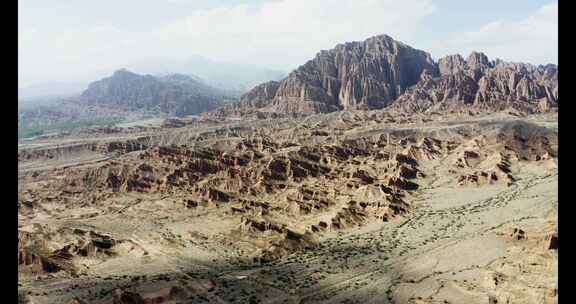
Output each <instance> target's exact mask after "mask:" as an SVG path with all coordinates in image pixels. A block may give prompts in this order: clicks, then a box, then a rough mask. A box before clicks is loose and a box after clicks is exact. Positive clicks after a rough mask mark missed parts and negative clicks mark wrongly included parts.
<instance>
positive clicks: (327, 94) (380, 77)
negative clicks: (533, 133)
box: [213, 35, 558, 118]
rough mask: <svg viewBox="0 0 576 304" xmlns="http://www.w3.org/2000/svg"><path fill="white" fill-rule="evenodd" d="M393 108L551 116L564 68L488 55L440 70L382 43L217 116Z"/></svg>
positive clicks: (252, 95) (309, 68)
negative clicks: (466, 109)
mask: <svg viewBox="0 0 576 304" xmlns="http://www.w3.org/2000/svg"><path fill="white" fill-rule="evenodd" d="M391 104H393V105H394V106H395V107H398V108H402V109H404V110H408V111H424V110H428V109H431V108H432V109H436V110H439V109H444V108H461V107H465V106H466V107H468V106H472V107H477V108H481V109H486V108H487V109H503V108H507V107H510V106H511V107H515V108H518V109H521V110H527V111H531V112H547V111H550V110H552V109H553V108H555V107H556V106H557V105H558V67H557V66H556V65H553V64H548V65H545V66H534V65H531V64H525V63H509V62H503V61H501V60H493V61H491V60H489V58H488V56H486V55H485V54H483V53H480V52H472V53H471V54H470V55H469V56H468V58H466V59H464V58H463V57H462V56H460V55H450V56H446V57H443V58H440V59H439V60H438V63H435V62H434V61H433V60H432V59H431V58H430V55H429V54H428V53H426V52H424V51H420V50H416V49H413V48H411V47H410V46H407V45H405V44H403V43H401V42H398V41H395V40H394V39H392V38H390V37H389V36H386V35H380V36H375V37H371V38H369V39H367V40H365V41H363V42H349V43H345V44H339V45H337V46H336V47H335V48H333V49H331V50H323V51H321V52H320V53H318V54H317V55H316V57H314V59H312V60H310V61H308V62H307V63H305V64H304V65H302V66H300V67H299V68H297V69H296V70H294V71H292V72H291V73H290V74H289V75H288V77H286V78H285V79H283V80H282V81H280V82H267V83H264V84H262V85H260V86H258V87H256V88H254V89H253V90H252V91H250V92H249V93H247V94H245V95H244V96H243V97H242V101H241V102H240V103H237V104H234V105H230V106H227V107H224V108H222V109H220V110H218V111H216V112H214V113H213V114H215V115H216V116H220V117H226V116H246V115H248V114H254V113H258V115H256V117H259V118H266V117H270V115H271V113H274V114H276V115H279V114H291V115H296V114H298V115H301V114H304V115H306V114H313V113H326V112H334V111H340V110H349V109H380V108H384V107H388V106H390V105H391ZM264 113H266V114H264Z"/></svg>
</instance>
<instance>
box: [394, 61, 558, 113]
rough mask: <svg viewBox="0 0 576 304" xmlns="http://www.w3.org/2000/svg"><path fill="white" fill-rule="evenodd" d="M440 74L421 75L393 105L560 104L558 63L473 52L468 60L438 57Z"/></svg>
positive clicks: (534, 108)
mask: <svg viewBox="0 0 576 304" xmlns="http://www.w3.org/2000/svg"><path fill="white" fill-rule="evenodd" d="M438 69H439V72H440V76H439V77H433V76H432V75H430V74H424V75H422V77H421V79H420V81H419V82H418V84H416V85H415V86H414V87H412V88H410V89H409V90H407V92H406V93H405V94H404V95H402V96H401V97H400V98H398V100H396V102H395V104H394V106H396V107H399V108H403V109H405V110H409V111H423V110H428V109H434V110H437V109H442V108H454V107H461V106H463V105H470V106H473V107H476V108H483V109H503V108H506V107H514V108H518V109H522V110H528V111H530V112H547V111H550V110H551V109H552V108H554V107H557V106H558V67H557V66H556V65H551V64H549V65H546V66H534V65H531V64H525V63H508V62H503V61H500V60H495V61H489V60H488V57H487V56H486V55H484V54H483V53H477V52H473V53H472V54H471V55H470V56H469V57H468V59H467V60H464V58H462V57H461V56H460V55H451V56H446V57H444V58H440V59H439V60H438Z"/></svg>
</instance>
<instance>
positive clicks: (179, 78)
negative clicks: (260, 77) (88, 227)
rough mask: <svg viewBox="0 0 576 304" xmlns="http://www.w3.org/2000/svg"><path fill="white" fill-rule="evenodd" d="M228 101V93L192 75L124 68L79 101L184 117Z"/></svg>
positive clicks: (95, 85)
mask: <svg viewBox="0 0 576 304" xmlns="http://www.w3.org/2000/svg"><path fill="white" fill-rule="evenodd" d="M227 98H231V97H230V96H227V93H226V92H225V91H223V90H220V89H217V88H213V87H211V86H208V85H206V84H204V83H202V82H200V81H198V80H196V79H194V78H192V77H190V76H186V75H182V74H172V75H166V76H152V75H139V74H136V73H132V72H130V71H128V70H126V69H122V70H118V71H116V72H114V74H113V75H112V76H110V77H106V78H103V79H101V80H99V81H95V82H93V83H91V84H90V85H89V86H88V88H87V89H86V90H85V91H84V92H83V93H82V94H81V95H80V97H79V99H78V100H79V101H80V102H81V103H85V104H88V105H98V106H105V107H114V108H117V109H124V110H127V111H134V110H145V111H153V112H159V113H166V114H169V115H176V116H181V115H192V114H199V113H202V112H206V111H210V110H213V109H215V108H217V107H218V106H220V105H222V104H223V102H224V100H225V99H227Z"/></svg>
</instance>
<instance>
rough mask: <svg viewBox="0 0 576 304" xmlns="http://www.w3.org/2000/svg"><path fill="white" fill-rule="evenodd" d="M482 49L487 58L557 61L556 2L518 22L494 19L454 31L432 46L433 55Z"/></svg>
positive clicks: (466, 53)
mask: <svg viewBox="0 0 576 304" xmlns="http://www.w3.org/2000/svg"><path fill="white" fill-rule="evenodd" d="M472 51H482V52H484V53H485V54H486V55H488V57H490V58H501V59H503V60H507V61H523V62H530V63H534V64H544V63H557V62H558V3H551V4H548V5H544V6H542V7H541V8H540V9H538V10H536V11H535V12H533V13H532V14H530V15H529V16H528V17H526V18H524V19H522V20H519V21H505V20H495V21H493V22H490V23H488V24H486V25H484V26H483V27H481V28H480V29H478V30H477V31H470V32H464V33H455V34H453V35H452V37H451V38H450V39H448V41H446V42H442V43H439V44H437V45H435V46H434V55H435V56H444V55H447V54H453V53H460V54H462V55H464V56H467V55H468V54H469V53H470V52H472Z"/></svg>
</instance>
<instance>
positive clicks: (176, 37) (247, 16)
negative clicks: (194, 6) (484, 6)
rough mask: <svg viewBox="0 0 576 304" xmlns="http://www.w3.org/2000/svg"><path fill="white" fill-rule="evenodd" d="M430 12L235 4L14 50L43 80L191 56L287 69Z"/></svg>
mask: <svg viewBox="0 0 576 304" xmlns="http://www.w3.org/2000/svg"><path fill="white" fill-rule="evenodd" d="M179 1H181V0H179ZM434 11H435V6H434V4H433V3H432V0H403V1H400V2H399V1H392V0H277V1H268V2H264V3H263V4H261V5H260V6H258V7H254V6H248V5H245V4H240V5H235V6H229V7H219V8H212V9H202V10H196V11H192V12H191V13H190V14H189V15H188V16H186V17H182V18H178V19H177V20H174V21H173V22H170V23H168V24H165V25H161V26H159V27H157V28H156V29H155V30H152V31H144V32H133V31H123V30H122V29H119V28H115V27H113V26H98V27H88V28H73V29H69V30H67V31H65V32H58V33H56V32H47V33H41V35H40V36H41V37H42V39H28V38H26V37H28V36H30V34H26V35H25V34H24V33H22V34H21V35H20V36H21V37H19V38H20V39H19V51H20V52H21V53H22V54H23V55H22V56H21V57H22V58H21V60H19V61H20V67H21V70H22V71H21V74H23V77H25V76H26V75H27V74H30V75H29V76H30V77H32V76H34V75H36V76H43V77H44V76H47V75H48V71H44V72H41V71H38V69H37V68H38V67H40V66H39V65H38V64H40V63H41V64H42V65H41V67H42V68H43V69H48V70H50V73H53V74H54V75H53V77H56V78H57V77H60V76H62V74H63V73H73V72H74V71H73V69H80V68H83V69H85V70H86V69H92V68H94V66H99V67H102V66H112V65H122V64H127V63H130V62H134V61H136V60H139V59H144V58H146V57H149V56H151V57H158V56H162V57H167V58H172V59H176V58H186V57H187V56H189V55H191V54H200V55H203V56H206V57H209V58H214V59H217V60H222V61H235V62H239V63H252V64H258V65H261V66H268V67H271V68H284V69H290V68H295V67H296V66H297V65H299V64H301V63H304V62H305V61H306V60H307V59H310V58H311V57H313V56H314V54H315V53H316V52H318V51H319V50H320V49H328V48H332V47H333V46H334V45H335V44H337V43H341V42H346V41H351V40H363V39H365V38H367V37H369V36H372V35H377V34H382V33H385V34H389V35H391V36H392V37H394V38H396V39H400V40H403V37H410V36H411V35H412V33H413V32H415V31H416V30H417V29H418V26H419V22H420V20H421V19H422V18H424V17H425V16H428V15H430V14H432V13H433V12H434ZM38 34H39V33H36V35H38ZM406 42H409V41H406ZM46 58H50V59H49V62H48V61H47V60H46ZM58 73H59V75H56V74H58ZM40 74H42V75H40Z"/></svg>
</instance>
